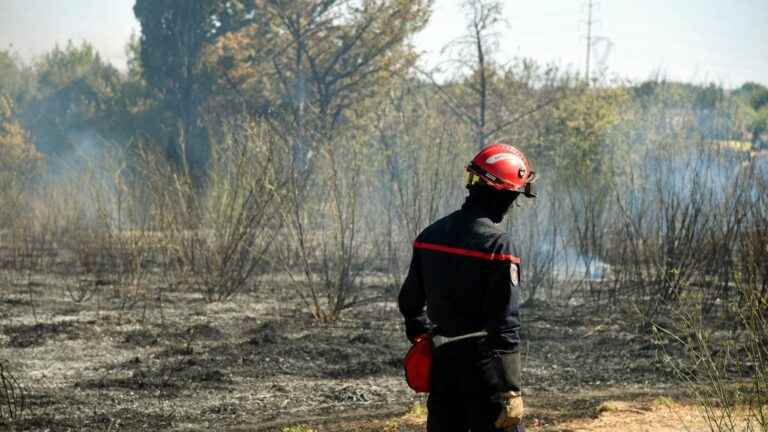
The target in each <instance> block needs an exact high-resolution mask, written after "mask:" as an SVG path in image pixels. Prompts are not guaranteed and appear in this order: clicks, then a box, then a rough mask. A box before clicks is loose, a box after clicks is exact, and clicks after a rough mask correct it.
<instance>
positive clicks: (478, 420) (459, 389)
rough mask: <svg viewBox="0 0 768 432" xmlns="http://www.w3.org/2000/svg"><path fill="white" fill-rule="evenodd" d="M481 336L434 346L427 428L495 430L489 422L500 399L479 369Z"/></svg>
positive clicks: (460, 431) (445, 431)
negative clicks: (496, 398)
mask: <svg viewBox="0 0 768 432" xmlns="http://www.w3.org/2000/svg"><path fill="white" fill-rule="evenodd" d="M480 340H481V338H469V339H464V340H459V341H456V342H451V343H447V344H445V345H441V346H439V347H437V348H436V349H435V351H434V353H433V357H432V384H431V390H430V393H429V399H427V410H428V413H429V414H428V417H427V431H428V432H468V431H471V432H498V431H501V429H497V428H496V427H495V426H494V425H493V423H494V422H495V421H496V419H497V418H498V417H499V414H500V413H501V409H502V402H501V401H499V400H494V399H495V398H494V394H495V393H496V392H495V390H494V388H493V383H491V382H489V380H488V378H487V373H484V372H483V370H484V369H483V364H484V361H483V355H482V353H481V350H480V344H479V342H480Z"/></svg>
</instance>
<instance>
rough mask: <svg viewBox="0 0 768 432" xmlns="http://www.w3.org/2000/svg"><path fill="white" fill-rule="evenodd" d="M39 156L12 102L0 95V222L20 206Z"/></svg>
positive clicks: (36, 169) (40, 160)
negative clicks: (18, 118) (17, 116)
mask: <svg viewBox="0 0 768 432" xmlns="http://www.w3.org/2000/svg"><path fill="white" fill-rule="evenodd" d="M41 163H42V156H41V155H40V153H38V152H37V150H36V149H35V147H34V146H33V145H32V143H31V142H30V140H29V134H28V133H27V131H26V130H24V128H23V127H22V126H21V124H20V123H19V121H18V120H17V119H16V118H15V117H14V110H13V102H12V101H11V99H10V98H9V97H7V96H2V95H0V223H3V224H4V225H6V226H7V223H8V222H9V220H8V217H11V216H15V212H16V211H18V210H19V208H20V207H21V206H22V204H23V202H22V196H23V193H24V192H25V190H26V188H27V186H28V185H29V182H30V181H31V180H32V179H33V178H34V176H35V174H37V172H38V169H39V168H40V164H41Z"/></svg>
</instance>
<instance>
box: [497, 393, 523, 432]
mask: <svg viewBox="0 0 768 432" xmlns="http://www.w3.org/2000/svg"><path fill="white" fill-rule="evenodd" d="M501 400H502V402H503V403H504V408H503V409H502V410H501V414H499V418H498V419H497V420H496V423H495V426H496V427H497V428H500V429H503V430H505V431H508V432H514V431H516V430H517V425H518V424H520V422H522V421H523V396H522V394H521V393H520V392H516V391H508V392H506V393H502V394H501Z"/></svg>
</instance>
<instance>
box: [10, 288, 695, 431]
mask: <svg viewBox="0 0 768 432" xmlns="http://www.w3.org/2000/svg"><path fill="white" fill-rule="evenodd" d="M280 284H281V283H280V282H274V285H275V286H273V287H272V288H271V289H270V290H269V291H268V292H263V293H256V294H251V295H242V296H240V297H238V298H236V299H234V300H232V301H230V302H220V303H206V302H203V301H200V299H199V297H198V296H197V295H195V294H192V293H188V292H185V291H173V292H166V293H165V296H166V301H165V303H164V308H163V309H158V308H147V309H146V310H144V309H132V310H124V309H119V308H116V307H113V306H111V305H113V303H112V302H110V299H109V298H108V294H109V293H111V291H104V292H103V293H102V294H103V298H101V299H99V298H98V297H96V298H94V299H93V300H91V301H89V302H86V303H81V304H78V305H76V307H75V308H73V304H72V302H71V301H69V300H67V297H66V295H65V293H64V292H63V288H62V287H60V286H58V285H57V284H56V283H55V282H54V281H53V280H52V279H51V280H50V281H49V282H47V283H45V284H43V285H42V286H40V287H37V288H36V291H35V294H36V295H35V296H33V297H32V298H31V300H30V297H29V293H28V291H27V290H26V287H17V288H16V289H15V290H11V291H10V292H7V293H6V294H4V297H3V302H2V303H0V304H1V305H3V309H2V313H3V317H4V320H3V325H2V328H1V332H0V334H1V336H0V344H2V346H3V352H4V354H3V360H4V361H6V362H8V363H9V367H10V368H11V369H12V371H13V372H14V374H15V375H16V376H17V377H18V379H19V381H21V382H22V383H23V386H24V388H25V390H26V395H27V400H28V404H27V405H28V407H27V411H26V414H25V415H24V416H23V417H22V418H20V419H16V420H14V421H12V422H10V423H6V426H7V427H9V428H10V429H12V430H39V431H42V430H66V429H67V428H73V429H78V430H200V429H232V430H281V429H282V428H284V427H286V426H289V425H294V424H311V425H313V427H315V428H317V429H318V430H348V429H346V428H351V429H355V428H358V427H361V426H359V425H360V424H365V423H366V422H363V423H360V421H361V420H359V419H369V420H368V421H367V423H368V424H370V425H376V424H379V423H377V421H380V420H381V419H384V418H391V417H399V416H400V415H402V414H403V413H405V412H407V411H408V410H410V409H411V408H412V407H413V406H414V404H415V403H417V404H418V403H420V402H423V398H422V397H421V396H416V395H414V394H412V393H411V392H410V390H409V389H408V388H407V386H406V385H405V383H404V380H403V377H402V370H401V358H402V355H403V353H404V352H405V351H406V349H407V347H408V344H407V341H406V340H405V338H404V336H403V330H402V325H401V320H400V317H399V314H398V312H397V309H396V306H395V303H394V298H390V300H389V301H382V302H380V303H375V304H370V305H367V306H365V307H361V308H357V309H353V310H351V311H349V312H348V313H347V314H345V315H343V316H342V318H341V319H339V320H337V321H335V322H320V321H316V320H314V319H313V318H312V317H311V316H310V315H309V314H307V313H306V312H305V311H304V310H303V309H302V307H301V305H300V303H299V302H298V301H297V299H296V298H294V297H293V296H292V295H291V291H290V289H289V287H287V286H285V285H284V284H283V285H280ZM30 302H31V303H30ZM32 303H33V304H32ZM9 305H12V306H13V307H10V306H9ZM32 306H35V314H36V315H37V319H35V318H34V317H33V316H32ZM598 309H599V308H597V307H596V306H593V305H588V304H584V305H578V306H574V305H570V306H569V305H565V304H557V303H546V302H536V303H535V304H534V305H533V306H531V307H529V308H527V309H525V311H524V322H525V334H524V336H525V340H526V343H525V348H524V365H525V373H524V379H525V388H526V394H527V403H528V406H529V419H531V421H532V422H536V424H540V425H543V426H546V425H555V424H558V423H559V422H563V421H567V420H569V419H578V418H589V417H592V416H594V415H595V412H596V410H597V409H598V407H599V406H600V404H601V403H604V402H606V401H615V400H628V401H634V400H652V399H653V398H656V397H658V396H660V395H670V396H673V397H678V396H680V392H679V391H676V390H673V389H674V388H675V385H676V375H675V373H674V371H673V370H672V369H671V367H670V366H669V362H666V361H663V359H662V357H661V356H660V355H659V354H660V352H668V353H669V352H672V353H673V354H674V353H675V350H676V348H675V347H673V346H670V345H668V346H662V345H660V344H659V342H658V339H657V338H655V337H654V336H653V335H652V334H645V335H643V334H640V335H638V332H637V325H636V322H637V320H636V318H635V317H633V316H632V314H631V313H628V312H622V311H615V312H613V313H607V312H605V311H603V312H601V313H598ZM142 317H143V319H142ZM678 351H679V350H678ZM350 418H351V419H358V420H356V421H357V423H355V422H352V423H349V422H347V423H344V421H343V419H350ZM355 424H357V425H358V426H355ZM372 427H373V426H372ZM415 427H417V429H415V430H418V427H420V426H415ZM334 428H336V429H334ZM339 428H341V429H339ZM371 430H373V429H371Z"/></svg>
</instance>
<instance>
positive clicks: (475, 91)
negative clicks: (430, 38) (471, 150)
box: [427, 0, 560, 148]
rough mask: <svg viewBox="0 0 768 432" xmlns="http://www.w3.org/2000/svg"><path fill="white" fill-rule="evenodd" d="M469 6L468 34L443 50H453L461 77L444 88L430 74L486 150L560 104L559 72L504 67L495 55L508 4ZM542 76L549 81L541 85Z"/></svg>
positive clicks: (526, 64)
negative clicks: (530, 118)
mask: <svg viewBox="0 0 768 432" xmlns="http://www.w3.org/2000/svg"><path fill="white" fill-rule="evenodd" d="M463 7H464V10H465V12H466V15H467V16H468V17H469V18H468V22H467V27H466V33H465V34H464V35H463V36H462V37H460V38H459V39H457V40H455V41H453V42H452V43H450V44H449V45H448V46H446V47H445V48H444V49H443V51H444V52H446V51H447V52H451V60H449V64H450V65H451V66H452V67H453V68H454V70H456V71H458V73H459V74H460V75H459V77H458V78H455V79H454V81H451V82H449V83H448V84H446V85H441V84H439V83H438V82H437V80H435V79H434V78H432V77H431V75H430V74H427V76H428V77H430V78H431V80H432V82H433V84H434V85H435V86H436V87H437V89H438V90H439V92H438V95H439V96H440V97H441V98H442V100H443V101H444V102H445V103H446V105H447V106H448V107H449V108H450V109H451V111H452V112H453V113H454V114H455V115H456V117H458V118H459V119H460V120H461V121H464V122H466V123H467V124H469V125H470V126H471V128H472V129H473V135H474V136H473V140H474V141H475V143H476V145H477V147H478V148H483V147H485V145H486V144H488V141H489V140H492V139H495V138H498V137H499V136H500V135H503V136H505V137H507V136H508V135H510V134H514V135H518V133H517V132H516V131H515V130H514V129H515V126H516V125H517V123H519V122H520V121H521V120H523V119H524V118H526V117H528V116H529V115H531V114H533V113H535V112H537V111H539V110H541V109H542V108H544V107H546V106H548V105H550V104H552V103H554V102H555V101H557V99H558V98H559V96H560V95H559V92H558V91H556V88H555V87H554V84H555V81H556V78H557V73H556V72H557V70H556V69H555V68H551V67H550V68H547V70H546V71H545V72H544V73H543V74H541V73H539V72H540V71H538V70H537V66H536V64H535V63H534V62H532V61H529V60H517V61H515V62H511V63H509V64H507V65H501V64H499V63H498V62H497V61H496V60H495V59H494V54H495V50H496V48H497V45H498V33H497V27H498V26H499V25H500V24H501V23H502V22H503V2H502V1H500V0H465V1H464V2H463ZM538 77H543V78H544V79H543V81H541V82H538V83H535V82H534V80H535V79H536V78H538Z"/></svg>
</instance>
